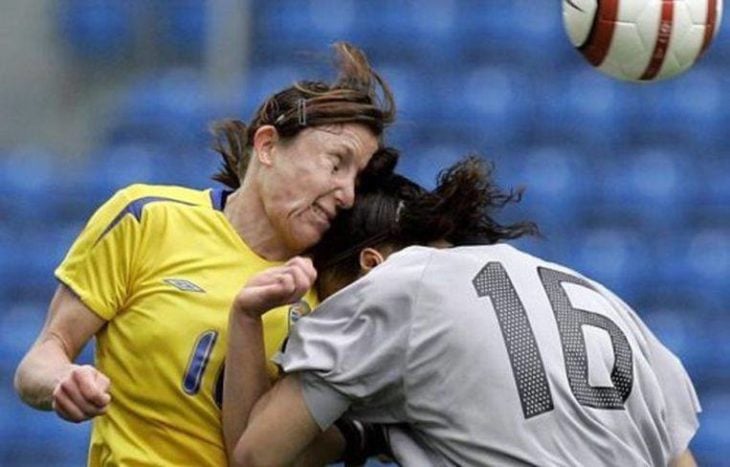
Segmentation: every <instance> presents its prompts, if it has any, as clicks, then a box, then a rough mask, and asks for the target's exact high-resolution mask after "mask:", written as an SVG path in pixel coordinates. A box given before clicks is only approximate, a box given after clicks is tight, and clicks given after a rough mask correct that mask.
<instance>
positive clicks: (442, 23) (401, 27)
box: [355, 0, 461, 70]
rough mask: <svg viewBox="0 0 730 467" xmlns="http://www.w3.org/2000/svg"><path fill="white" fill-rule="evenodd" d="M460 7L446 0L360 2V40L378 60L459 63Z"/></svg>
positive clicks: (422, 64)
mask: <svg viewBox="0 0 730 467" xmlns="http://www.w3.org/2000/svg"><path fill="white" fill-rule="evenodd" d="M459 8H460V5H459V4H458V2H451V1H442V0H424V1H420V2H392V1H388V0H376V1H371V2H358V11H357V14H356V18H357V20H356V23H355V38H356V43H357V44H359V45H361V46H362V47H363V48H364V49H365V50H366V51H367V52H368V54H369V55H370V56H371V57H372V58H373V60H375V62H376V64H377V63H378V62H380V61H391V62H399V63H410V64H413V65H415V66H417V67H418V68H419V69H421V70H423V69H427V68H432V69H439V68H441V67H443V66H444V65H449V64H452V65H458V60H459V59H460V58H461V57H460V54H459V42H458V40H459V33H458V23H457V18H458V15H459V13H458V10H459ZM373 11H377V12H378V13H377V14H375V15H373V14H372V12H373ZM394 44H397V47H394Z"/></svg>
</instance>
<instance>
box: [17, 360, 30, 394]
mask: <svg viewBox="0 0 730 467" xmlns="http://www.w3.org/2000/svg"><path fill="white" fill-rule="evenodd" d="M23 363H25V359H23V361H21V362H20V364H19V365H18V368H16V369H15V376H14V377H13V388H14V389H15V392H16V393H17V394H18V396H20V398H21V399H22V400H23V402H25V403H26V404H30V403H31V402H32V401H30V400H29V399H28V394H27V392H28V391H27V389H28V388H27V384H26V380H27V378H26V375H25V373H26V372H25V366H24V365H23Z"/></svg>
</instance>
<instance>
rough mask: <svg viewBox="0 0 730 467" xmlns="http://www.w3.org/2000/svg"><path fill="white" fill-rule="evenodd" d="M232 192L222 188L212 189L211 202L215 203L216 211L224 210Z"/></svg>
mask: <svg viewBox="0 0 730 467" xmlns="http://www.w3.org/2000/svg"><path fill="white" fill-rule="evenodd" d="M230 194H231V192H230V191H228V190H224V189H222V188H213V189H212V190H210V202H211V204H212V205H213V209H215V210H216V211H223V208H225V207H226V200H227V199H228V195H230Z"/></svg>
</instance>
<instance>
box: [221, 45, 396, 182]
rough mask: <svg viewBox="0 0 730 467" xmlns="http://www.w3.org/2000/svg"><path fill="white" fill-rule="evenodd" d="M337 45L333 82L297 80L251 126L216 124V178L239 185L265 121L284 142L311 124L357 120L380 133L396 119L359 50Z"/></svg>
mask: <svg viewBox="0 0 730 467" xmlns="http://www.w3.org/2000/svg"><path fill="white" fill-rule="evenodd" d="M334 49H335V52H336V56H337V66H338V68H339V76H338V78H337V80H336V81H335V82H334V83H332V84H327V83H325V82H321V81H299V82H297V83H295V84H294V85H293V86H290V87H288V88H286V89H284V90H283V91H280V92H278V93H276V94H274V95H273V96H271V97H269V98H268V99H267V100H266V101H265V102H264V103H263V104H262V105H261V107H259V109H258V110H257V111H256V115H255V116H254V118H253V120H252V121H251V123H250V124H249V125H246V124H245V123H243V122H241V121H240V120H224V121H221V122H217V123H215V124H214V126H213V129H212V131H213V134H214V136H215V143H214V146H213V149H215V150H216V151H217V152H218V153H219V154H220V155H221V157H222V163H223V164H222V167H221V170H220V171H219V172H218V173H217V174H215V175H214V176H213V179H214V180H217V181H219V182H221V183H223V184H225V185H226V186H228V187H230V188H233V189H235V188H238V187H239V186H240V184H241V180H243V177H244V176H245V174H246V170H247V169H248V163H249V160H250V155H251V149H252V140H253V135H254V134H255V133H256V131H257V130H258V129H259V128H260V127H261V126H263V125H273V126H274V127H275V128H276V130H277V131H278V132H279V135H280V136H281V137H282V138H283V139H284V140H286V139H288V138H292V137H294V136H296V135H297V134H298V133H299V132H300V131H302V130H303V129H305V128H308V127H314V126H320V125H333V124H342V123H359V124H362V125H365V126H367V127H368V128H369V129H370V130H372V132H373V133H374V134H375V136H378V137H379V136H381V135H382V133H383V130H384V129H385V127H386V126H387V125H388V124H390V123H391V122H392V121H393V119H394V118H395V101H394V99H393V94H392V92H391V91H390V88H389V87H388V85H387V84H386V83H385V81H383V79H382V78H381V77H380V75H378V73H377V72H376V71H375V70H373V69H372V68H371V67H370V64H369V63H368V60H367V57H366V56H365V54H364V53H363V52H362V51H361V50H360V49H358V48H357V47H355V46H353V45H351V44H348V43H346V42H338V43H336V44H334Z"/></svg>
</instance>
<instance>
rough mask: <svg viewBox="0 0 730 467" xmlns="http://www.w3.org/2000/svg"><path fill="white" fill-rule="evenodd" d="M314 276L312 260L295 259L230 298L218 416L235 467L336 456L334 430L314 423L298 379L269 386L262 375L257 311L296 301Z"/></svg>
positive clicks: (339, 445)
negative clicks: (221, 411)
mask: <svg viewBox="0 0 730 467" xmlns="http://www.w3.org/2000/svg"><path fill="white" fill-rule="evenodd" d="M315 279H316V272H315V271H314V268H313V267H312V265H311V262H310V261H309V260H304V259H302V258H295V259H293V260H291V261H289V262H288V263H287V264H286V265H284V266H282V267H278V268H271V269H269V270H267V271H265V272H264V273H261V274H259V275H257V276H255V277H253V278H252V279H251V280H250V281H249V283H248V284H247V285H246V287H244V288H243V289H242V290H241V292H239V294H238V296H237V297H236V300H235V301H234V305H233V309H232V310H231V316H230V321H229V335H228V354H227V357H226V362H227V364H226V377H225V379H224V385H223V415H222V417H223V437H224V441H225V444H226V451H227V453H228V456H229V460H230V461H231V462H232V464H233V465H278V464H281V463H292V462H295V461H296V462H297V463H298V465H322V464H324V463H327V462H332V461H334V460H336V459H337V456H338V455H339V454H340V453H341V452H342V449H343V448H344V439H343V438H342V436H341V435H340V434H339V432H338V431H337V430H336V429H331V430H328V431H326V432H325V433H322V432H321V430H320V429H319V426H318V425H317V424H316V422H314V420H313V419H312V417H311V415H310V414H309V411H308V409H307V408H306V405H305V404H304V401H303V400H302V399H301V391H300V390H299V386H298V381H297V382H296V384H295V383H292V379H291V378H285V380H284V381H287V382H286V383H285V382H281V383H280V384H277V385H276V386H275V387H274V388H273V389H271V384H270V382H269V379H268V376H267V374H266V367H265V365H266V361H265V351H264V341H263V326H262V323H261V315H262V314H263V313H265V312H266V311H267V310H269V309H271V308H275V307H277V306H281V305H284V304H287V303H293V302H295V301H297V300H299V299H300V298H301V297H302V296H303V295H304V293H306V291H307V290H308V289H309V288H310V287H311V285H312V284H313V282H314V280H315ZM267 391H268V392H267ZM269 417H273V418H271V419H270V420H269V421H270V422H271V423H266V420H267V419H268V418H269ZM254 422H255V425H254ZM315 439H316V442H314V443H312V441H314V440H315ZM279 441H282V444H283V445H286V446H280V445H279V443H278V442H279Z"/></svg>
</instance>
